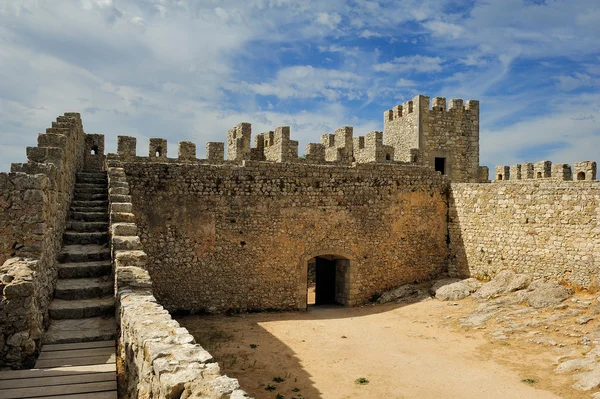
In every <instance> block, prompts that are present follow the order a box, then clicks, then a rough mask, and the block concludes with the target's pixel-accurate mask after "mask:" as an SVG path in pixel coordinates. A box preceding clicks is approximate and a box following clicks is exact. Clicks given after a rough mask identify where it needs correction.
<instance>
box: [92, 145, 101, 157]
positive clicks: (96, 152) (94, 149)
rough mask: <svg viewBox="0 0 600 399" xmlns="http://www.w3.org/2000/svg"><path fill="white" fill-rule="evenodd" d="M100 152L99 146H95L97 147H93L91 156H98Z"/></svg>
mask: <svg viewBox="0 0 600 399" xmlns="http://www.w3.org/2000/svg"><path fill="white" fill-rule="evenodd" d="M98 151H99V150H98V146H97V145H95V146H93V147H92V149H91V151H90V154H92V155H98Z"/></svg>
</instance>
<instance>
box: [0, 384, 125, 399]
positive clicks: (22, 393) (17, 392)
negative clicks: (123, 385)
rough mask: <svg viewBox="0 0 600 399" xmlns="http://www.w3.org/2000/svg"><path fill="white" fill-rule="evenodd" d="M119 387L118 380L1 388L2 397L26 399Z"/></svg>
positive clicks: (0, 396)
mask: <svg viewBox="0 0 600 399" xmlns="http://www.w3.org/2000/svg"><path fill="white" fill-rule="evenodd" d="M116 389H117V381H110V382H92V383H89V384H70V385H58V386H50V387H31V388H17V389H2V390H0V399H24V398H32V397H36V396H42V397H43V396H52V395H54V396H56V395H70V394H82V393H85V394H88V393H91V392H103V391H114V390H116ZM86 397H87V396H86Z"/></svg>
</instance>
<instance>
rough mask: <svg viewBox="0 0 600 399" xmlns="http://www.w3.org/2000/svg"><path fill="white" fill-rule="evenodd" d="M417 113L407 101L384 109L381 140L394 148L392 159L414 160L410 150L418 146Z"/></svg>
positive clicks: (401, 160) (410, 102)
mask: <svg viewBox="0 0 600 399" xmlns="http://www.w3.org/2000/svg"><path fill="white" fill-rule="evenodd" d="M419 123H420V121H419V113H418V112H415V111H414V108H413V102H412V101H407V102H405V103H403V104H402V105H398V106H396V107H394V108H393V109H391V110H389V111H386V112H385V114H384V118H383V126H384V129H383V140H384V144H385V145H389V146H391V147H393V148H394V161H400V162H414V160H413V159H412V158H411V152H410V150H411V149H413V148H416V149H418V148H420V146H419V132H420V130H419Z"/></svg>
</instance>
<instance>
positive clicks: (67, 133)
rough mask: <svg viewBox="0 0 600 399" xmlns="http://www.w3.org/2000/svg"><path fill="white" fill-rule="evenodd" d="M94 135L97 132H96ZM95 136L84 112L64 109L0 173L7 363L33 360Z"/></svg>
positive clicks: (0, 362)
mask: <svg viewBox="0 0 600 399" xmlns="http://www.w3.org/2000/svg"><path fill="white" fill-rule="evenodd" d="M92 141H93V140H92ZM92 141H89V142H88V141H87V140H86V137H85V134H84V132H83V126H82V123H81V119H80V117H79V114H76V113H66V114H65V115H64V116H59V117H58V118H57V121H56V122H53V123H52V127H51V128H48V129H46V134H40V135H39V136H38V146H37V147H28V148H27V158H28V162H27V163H19V164H13V165H12V167H11V172H10V173H0V264H3V266H2V268H1V269H0V274H1V275H2V282H3V283H2V289H3V292H2V298H1V302H0V367H11V368H22V367H28V366H32V365H33V363H32V362H33V361H34V360H35V356H36V352H37V351H38V349H39V339H40V338H41V337H40V333H41V331H42V330H43V328H44V325H45V324H46V322H47V320H48V305H49V302H50V300H51V297H52V293H53V291H54V286H55V283H56V277H57V264H56V258H57V254H58V253H59V251H60V249H61V246H62V235H63V232H64V230H65V226H66V220H67V214H68V210H69V207H70V203H71V199H72V196H73V188H74V184H75V176H76V173H77V171H79V170H80V169H81V168H82V167H83V163H84V158H85V156H84V153H85V152H86V151H90V152H91V149H86V143H88V144H91V143H92Z"/></svg>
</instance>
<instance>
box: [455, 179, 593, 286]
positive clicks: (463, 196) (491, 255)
mask: <svg viewBox="0 0 600 399" xmlns="http://www.w3.org/2000/svg"><path fill="white" fill-rule="evenodd" d="M599 215H600V183H598V182H585V181H582V182H574V181H571V182H557V181H555V180H553V179H541V180H537V181H536V180H529V181H527V180H523V181H514V182H505V183H504V182H503V183H500V182H499V183H493V184H460V183H453V184H452V185H451V196H450V213H449V231H450V253H451V256H450V266H449V268H450V271H451V272H452V273H453V274H456V275H460V276H467V275H473V276H476V277H480V278H488V277H492V276H494V274H495V273H497V272H498V271H500V270H503V269H511V270H514V271H516V272H518V273H526V274H529V275H531V276H533V277H534V278H542V277H545V278H552V279H556V280H559V281H563V282H565V283H568V284H572V285H574V286H579V287H583V288H596V287H597V286H598V285H599V277H600V276H599V270H600V224H599V220H600V219H599V218H598V216H599Z"/></svg>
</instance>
